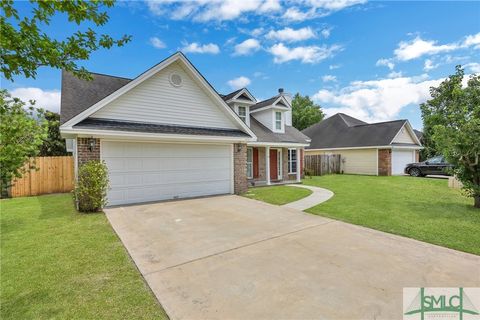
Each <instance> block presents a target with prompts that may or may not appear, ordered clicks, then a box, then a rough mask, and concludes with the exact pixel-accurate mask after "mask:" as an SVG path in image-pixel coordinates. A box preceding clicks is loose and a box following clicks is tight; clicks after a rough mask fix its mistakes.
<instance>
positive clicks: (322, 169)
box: [305, 154, 341, 176]
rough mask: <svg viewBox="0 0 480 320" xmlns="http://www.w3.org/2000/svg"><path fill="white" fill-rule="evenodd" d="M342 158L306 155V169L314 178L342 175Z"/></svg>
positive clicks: (337, 155) (334, 155) (332, 155)
mask: <svg viewBox="0 0 480 320" xmlns="http://www.w3.org/2000/svg"><path fill="white" fill-rule="evenodd" d="M340 163H341V158H340V155H339V154H330V155H326V154H315V155H305V169H306V170H307V172H308V173H309V174H311V175H313V176H323V175H324V174H331V173H340Z"/></svg>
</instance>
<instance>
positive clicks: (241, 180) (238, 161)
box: [233, 143, 260, 194]
mask: <svg viewBox="0 0 480 320" xmlns="http://www.w3.org/2000/svg"><path fill="white" fill-rule="evenodd" d="M259 160H260V157H259ZM233 187H234V188H233V189H234V192H235V194H241V193H244V192H247V190H248V180H247V145H246V144H244V143H236V144H234V145H233Z"/></svg>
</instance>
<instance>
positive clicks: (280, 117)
mask: <svg viewBox="0 0 480 320" xmlns="http://www.w3.org/2000/svg"><path fill="white" fill-rule="evenodd" d="M275 119H276V120H277V121H278V120H282V113H281V112H278V111H277V112H275Z"/></svg>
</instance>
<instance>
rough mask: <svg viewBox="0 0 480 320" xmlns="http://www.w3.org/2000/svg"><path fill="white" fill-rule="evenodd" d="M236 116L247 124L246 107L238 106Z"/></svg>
mask: <svg viewBox="0 0 480 320" xmlns="http://www.w3.org/2000/svg"><path fill="white" fill-rule="evenodd" d="M238 116H239V118H240V119H242V121H243V122H245V123H247V107H244V106H238Z"/></svg>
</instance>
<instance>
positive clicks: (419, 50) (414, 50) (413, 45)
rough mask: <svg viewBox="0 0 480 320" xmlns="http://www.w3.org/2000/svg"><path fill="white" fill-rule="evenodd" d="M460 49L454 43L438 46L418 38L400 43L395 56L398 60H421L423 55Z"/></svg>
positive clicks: (434, 42)
mask: <svg viewBox="0 0 480 320" xmlns="http://www.w3.org/2000/svg"><path fill="white" fill-rule="evenodd" d="M458 47H459V46H458V45H457V44H454V43H451V44H442V45H437V41H433V40H423V39H422V38H420V37H416V38H415V39H413V40H411V41H402V42H400V43H399V44H398V47H397V49H395V51H394V54H395V57H396V58H397V59H398V60H400V61H408V60H412V59H416V58H419V57H421V56H423V55H432V54H437V53H441V52H448V51H452V50H456V49H458Z"/></svg>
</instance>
